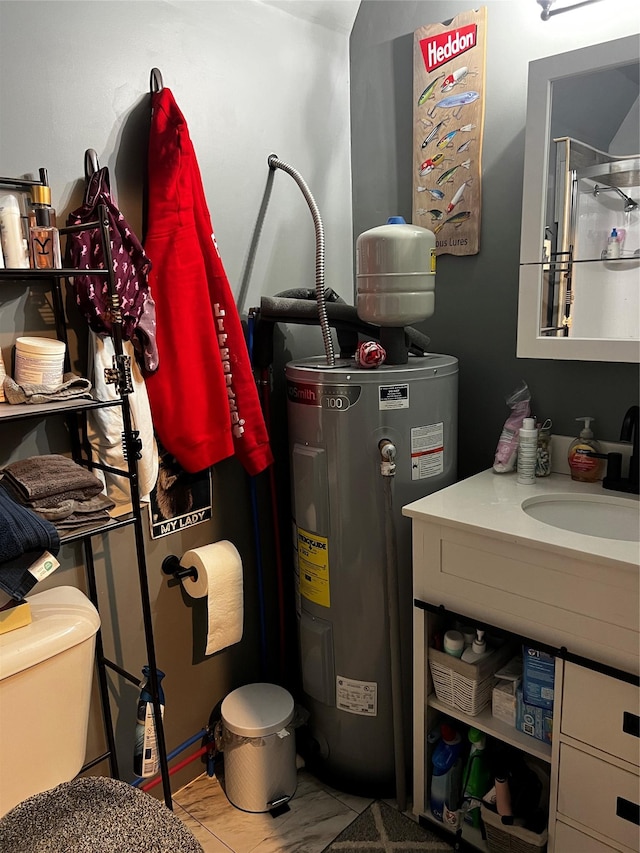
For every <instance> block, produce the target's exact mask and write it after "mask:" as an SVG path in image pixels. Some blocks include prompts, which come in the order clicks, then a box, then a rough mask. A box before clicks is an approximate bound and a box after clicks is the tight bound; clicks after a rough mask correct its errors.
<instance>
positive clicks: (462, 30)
mask: <svg viewBox="0 0 640 853" xmlns="http://www.w3.org/2000/svg"><path fill="white" fill-rule="evenodd" d="M486 19H487V10H486V8H482V9H478V10H476V11H471V12H462V13H461V14H460V15H456V17H455V18H452V19H451V21H448V22H446V23H442V24H429V25H427V26H424V27H420V29H418V30H416V31H415V33H414V37H413V95H414V101H413V164H412V166H413V224H414V225H421V226H422V227H424V228H428V229H429V230H430V231H433V232H434V233H435V235H436V254H438V255H443V254H449V255H475V254H477V253H478V251H479V249H480V214H481V208H482V196H481V177H482V164H481V159H482V131H483V125H484V103H485V45H486V28H487V24H486Z"/></svg>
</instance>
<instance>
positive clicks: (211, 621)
mask: <svg viewBox="0 0 640 853" xmlns="http://www.w3.org/2000/svg"><path fill="white" fill-rule="evenodd" d="M180 565H181V566H182V567H183V568H185V569H188V568H191V567H192V566H193V567H194V568H195V569H196V570H197V572H198V577H197V579H195V580H194V579H193V578H184V579H183V580H182V585H183V587H184V589H185V591H186V592H188V593H189V595H190V596H191V597H192V598H204V597H205V596H206V598H207V617H208V625H209V627H208V630H207V647H206V649H205V654H207V655H211V654H213V653H214V652H218V651H220V649H224V648H226V647H227V646H232V645H233V644H234V643H239V642H240V640H241V639H242V626H243V621H244V597H243V589H242V560H241V558H240V554H239V553H238V550H237V549H236V547H235V545H234V544H233V543H232V542H229V541H228V540H226V539H223V540H222V541H220V542H213V543H212V544H210V545H203V546H202V547H201V548H193V549H192V550H190V551H185V553H184V554H183V556H182V559H181V560H180Z"/></svg>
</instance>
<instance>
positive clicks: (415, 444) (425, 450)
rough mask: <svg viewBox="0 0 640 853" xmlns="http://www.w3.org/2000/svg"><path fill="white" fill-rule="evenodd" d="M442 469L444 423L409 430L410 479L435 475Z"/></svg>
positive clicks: (422, 478)
mask: <svg viewBox="0 0 640 853" xmlns="http://www.w3.org/2000/svg"><path fill="white" fill-rule="evenodd" d="M443 471H444V424H443V423H438V424H428V426H421V427H414V428H413V429H412V430H411V479H412V480H424V479H426V478H427V477H437V475H438V474H442V472H443Z"/></svg>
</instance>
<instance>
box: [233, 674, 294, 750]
mask: <svg viewBox="0 0 640 853" xmlns="http://www.w3.org/2000/svg"><path fill="white" fill-rule="evenodd" d="M220 714H221V716H222V722H223V723H224V725H225V726H226V728H227V729H228V730H229V731H230V732H233V733H234V734H236V735H240V736H241V737H266V736H267V735H272V734H275V732H279V731H280V730H281V729H283V728H284V727H285V726H287V725H288V724H289V723H290V722H291V720H292V719H293V696H292V695H291V694H290V693H289V692H288V691H287V690H285V689H284V687H278V685H277V684H266V683H258V684H245V685H244V687H238V688H237V690H233V691H232V692H231V693H229V695H228V696H226V697H225V698H224V700H223V702H222V707H221V708H220Z"/></svg>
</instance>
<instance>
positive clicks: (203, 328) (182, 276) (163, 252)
mask: <svg viewBox="0 0 640 853" xmlns="http://www.w3.org/2000/svg"><path fill="white" fill-rule="evenodd" d="M151 97H152V108H153V115H152V119H151V131H150V136H149V165H148V168H149V189H148V205H147V219H148V228H147V235H146V239H145V252H146V254H147V255H148V257H149V258H150V259H151V261H152V264H153V267H152V271H151V274H150V278H149V284H150V287H151V292H152V293H153V298H154V300H155V303H156V322H157V344H158V353H159V362H160V367H159V369H158V370H157V372H156V373H154V374H153V375H152V376H149V377H148V378H147V379H146V384H147V390H148V394H149V402H150V405H151V412H152V415H153V421H154V426H155V430H156V433H157V435H158V438H159V439H160V441H161V443H162V445H163V446H164V447H165V448H166V450H168V451H169V452H170V453H172V454H173V455H174V456H175V457H176V459H177V460H178V462H179V463H180V464H181V465H182V467H183V468H184V469H185V470H187V471H191V472H195V471H201V470H202V469H204V468H208V467H209V466H210V465H214V464H215V463H216V462H219V461H220V460H222V459H225V458H227V457H228V456H231V455H233V454H234V453H235V454H237V456H238V458H239V459H240V461H241V462H242V464H243V465H244V467H245V468H246V470H247V471H248V472H249V474H258V473H260V471H263V470H264V469H265V468H266V467H267V466H268V465H270V464H271V462H273V457H272V455H271V449H270V447H269V437H268V435H267V430H266V427H265V423H264V418H263V415H262V409H261V407H260V401H259V397H258V392H257V389H256V386H255V381H254V378H253V374H252V371H251V363H250V360H249V354H248V352H247V346H246V343H245V339H244V334H243V330H242V325H241V322H240V318H239V316H238V311H237V309H236V305H235V300H234V298H233V293H232V292H231V288H230V286H229V280H228V279H227V275H226V273H225V270H224V267H223V264H222V260H221V258H220V254H219V252H218V248H217V245H216V241H215V236H214V234H213V228H212V226H211V217H210V215H209V210H208V208H207V203H206V199H205V196H204V190H203V187H202V179H201V177H200V170H199V168H198V163H197V161H196V156H195V152H194V150H193V145H192V143H191V139H190V137H189V131H188V128H187V124H186V122H185V120H184V117H183V115H182V113H181V112H180V109H179V108H178V106H177V104H176V102H175V100H174V98H173V95H172V94H171V91H170V90H169V89H166V88H165V89H162V90H161V91H159V92H153V93H152V95H151Z"/></svg>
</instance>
